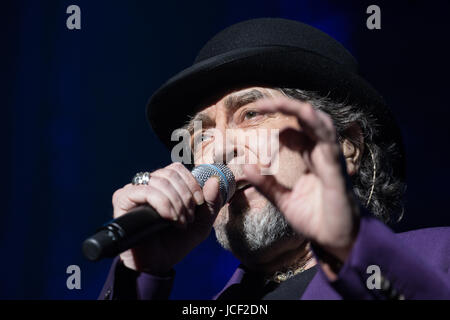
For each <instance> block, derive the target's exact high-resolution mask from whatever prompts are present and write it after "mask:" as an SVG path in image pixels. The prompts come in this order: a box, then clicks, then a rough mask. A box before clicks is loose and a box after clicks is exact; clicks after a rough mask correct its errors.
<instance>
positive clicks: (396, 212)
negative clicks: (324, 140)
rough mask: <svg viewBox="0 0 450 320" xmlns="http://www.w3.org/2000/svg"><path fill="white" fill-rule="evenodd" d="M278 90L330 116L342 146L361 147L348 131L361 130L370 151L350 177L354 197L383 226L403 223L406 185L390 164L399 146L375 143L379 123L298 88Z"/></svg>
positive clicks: (364, 113) (349, 106)
mask: <svg viewBox="0 0 450 320" xmlns="http://www.w3.org/2000/svg"><path fill="white" fill-rule="evenodd" d="M275 89H276V90H278V91H280V92H281V93H283V94H284V95H286V96H288V97H290V98H293V99H297V100H300V101H302V102H308V103H310V104H311V105H312V106H313V108H315V109H318V110H321V111H323V112H326V113H327V114H329V115H330V117H331V118H332V119H333V122H334V125H335V127H336V131H337V135H338V141H339V142H342V141H343V140H344V139H348V140H349V141H351V142H352V143H355V144H356V145H358V143H359V142H358V141H355V140H354V137H352V136H351V135H349V133H348V129H349V128H350V126H352V125H353V124H355V123H357V124H358V125H359V126H360V128H361V130H362V132H363V137H364V143H365V144H366V146H367V148H364V152H363V154H362V157H361V163H360V167H359V171H358V173H357V174H355V175H353V176H352V177H351V180H352V183H353V191H354V194H355V196H356V198H357V199H358V200H359V202H360V203H361V205H362V206H364V207H366V209H367V210H369V211H370V212H371V213H372V214H373V215H374V216H375V217H377V218H379V219H380V220H381V221H383V222H384V223H387V224H392V223H395V222H398V221H400V220H401V218H402V217H403V212H404V204H403V195H404V193H405V190H406V184H405V183H404V182H403V181H401V180H400V179H399V178H397V177H394V176H393V166H392V161H390V159H393V158H394V157H396V156H397V153H398V146H397V145H396V143H395V142H392V143H390V144H389V145H387V146H380V145H378V144H376V143H375V142H374V139H373V138H374V136H375V135H376V134H377V128H378V127H380V125H379V123H377V119H376V118H375V117H374V116H373V115H372V114H370V113H369V112H368V111H366V110H363V109H362V108H360V107H358V106H356V105H352V104H346V103H345V102H336V101H333V100H331V99H330V98H328V97H324V96H321V95H318V94H317V93H315V92H311V91H304V90H300V89H295V88H275ZM370 151H372V155H373V159H372V155H371V154H370ZM374 162H375V163H374ZM374 164H375V167H376V176H375V179H374ZM372 189H373V190H372ZM369 197H370V201H368V200H369Z"/></svg>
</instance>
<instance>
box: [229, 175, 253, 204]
mask: <svg viewBox="0 0 450 320" xmlns="http://www.w3.org/2000/svg"><path fill="white" fill-rule="evenodd" d="M250 187H252V185H251V184H250V183H249V182H247V181H245V180H241V181H238V182H237V183H236V191H235V192H234V194H233V196H232V197H231V199H230V201H228V203H231V202H232V201H233V199H234V198H235V197H236V195H237V194H240V193H242V192H244V190H246V189H248V188H250Z"/></svg>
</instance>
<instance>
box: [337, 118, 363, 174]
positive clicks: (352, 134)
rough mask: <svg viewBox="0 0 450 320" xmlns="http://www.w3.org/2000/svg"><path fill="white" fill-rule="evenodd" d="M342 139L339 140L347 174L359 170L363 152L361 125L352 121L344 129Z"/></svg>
mask: <svg viewBox="0 0 450 320" xmlns="http://www.w3.org/2000/svg"><path fill="white" fill-rule="evenodd" d="M343 135H344V139H343V141H342V142H341V148H342V153H343V155H344V158H345V164H346V165H347V173H348V175H349V176H352V175H354V174H355V173H356V172H358V170H359V166H360V164H361V158H362V155H363V153H364V136H363V133H362V130H361V127H360V126H359V125H358V124H357V123H356V122H354V123H353V124H351V125H350V127H348V128H347V129H346V130H345V131H344V134H343Z"/></svg>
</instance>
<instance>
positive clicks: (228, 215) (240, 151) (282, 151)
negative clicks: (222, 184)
mask: <svg viewBox="0 0 450 320" xmlns="http://www.w3.org/2000/svg"><path fill="white" fill-rule="evenodd" d="M282 95H283V94H282V93H281V92H279V91H277V90H274V89H269V88H261V87H252V88H246V89H243V90H240V91H236V92H233V93H231V94H229V95H227V96H225V97H223V98H222V99H221V100H220V101H218V102H217V103H216V104H214V105H211V106H208V107H206V108H204V109H203V110H201V111H200V112H198V113H197V115H196V116H195V118H194V119H193V120H192V121H195V120H201V121H202V122H201V123H202V132H201V133H200V132H195V133H193V135H192V137H191V140H192V143H193V144H195V153H194V157H195V164H196V165H198V164H200V163H213V162H220V161H223V160H224V159H225V158H226V154H225V153H226V152H228V153H229V152H230V150H232V151H234V153H233V154H232V155H229V154H228V158H227V160H228V161H227V164H228V166H229V167H230V169H231V170H232V171H233V173H234V174H235V177H236V183H237V191H236V193H235V194H234V196H233V198H232V199H231V201H229V203H227V204H226V205H225V206H224V207H223V208H222V209H221V210H220V212H219V214H218V217H217V219H216V221H215V223H214V229H215V231H216V236H217V239H218V241H219V242H220V243H221V244H222V246H224V247H225V248H226V249H229V250H231V251H232V252H233V253H234V254H235V255H236V256H237V257H238V258H240V259H241V260H243V261H248V260H252V261H254V260H258V262H264V261H263V260H264V259H265V258H264V257H265V255H266V253H267V252H268V251H273V250H277V247H280V246H282V245H283V243H286V242H288V241H293V239H294V241H296V242H297V243H298V241H301V239H300V236H298V235H295V234H294V233H293V232H292V230H291V228H290V227H289V226H288V224H287V223H286V221H285V220H284V217H283V215H282V214H281V213H280V212H278V210H277V209H276V208H275V207H274V206H273V205H272V204H271V203H270V202H269V201H268V200H267V199H266V198H265V197H264V196H262V195H261V194H260V193H259V192H258V191H257V190H256V189H255V188H254V187H252V186H251V185H246V181H245V175H244V173H243V170H242V159H247V160H249V159H250V158H251V159H253V161H255V159H256V163H257V165H258V166H259V167H260V168H261V169H264V168H265V167H267V166H268V163H267V159H264V161H263V159H261V157H262V156H261V155H262V154H263V155H267V150H264V151H265V152H262V150H261V149H264V148H268V144H269V139H262V140H261V139H260V140H259V142H258V143H255V141H251V139H249V138H248V137H251V135H248V132H249V131H250V130H254V131H257V132H262V131H261V129H263V130H267V131H269V132H270V130H272V129H278V130H279V131H280V132H281V130H283V129H285V128H287V127H291V128H295V129H298V130H300V131H301V128H300V127H299V124H298V122H297V120H296V118H295V117H293V116H286V115H283V114H281V113H275V114H262V113H261V114H260V113H259V112H258V109H257V108H256V106H255V102H256V101H257V100H259V99H262V98H271V97H276V96H282ZM230 129H233V130H230ZM275 132H276V130H275ZM199 134H201V135H202V138H199V136H198V135H199ZM219 135H221V137H220V139H219V138H218V137H219ZM269 136H270V133H269V134H268V135H267V137H269ZM194 141H196V142H194ZM261 141H262V142H261ZM265 142H267V143H265ZM290 143H292V141H291V142H290ZM295 143H297V142H295ZM230 144H231V145H232V146H230ZM298 144H299V145H298V148H301V147H302V146H301V145H300V144H301V142H300V141H299V142H298ZM238 155H241V157H240V158H239V159H240V160H241V161H236V160H237V159H238V158H237V156H238ZM242 155H244V157H242ZM273 156H274V155H273ZM276 157H277V161H278V164H277V170H275V171H274V175H275V177H276V179H277V180H278V181H279V182H280V183H282V184H283V185H285V186H286V187H293V185H294V184H295V182H296V181H297V180H298V179H299V177H300V176H301V175H302V174H303V173H304V172H305V170H307V169H306V165H305V162H304V161H303V159H302V157H301V152H298V150H292V148H287V147H283V143H280V145H279V150H278V152H277V155H276ZM219 158H220V159H219ZM253 163H255V162H253Z"/></svg>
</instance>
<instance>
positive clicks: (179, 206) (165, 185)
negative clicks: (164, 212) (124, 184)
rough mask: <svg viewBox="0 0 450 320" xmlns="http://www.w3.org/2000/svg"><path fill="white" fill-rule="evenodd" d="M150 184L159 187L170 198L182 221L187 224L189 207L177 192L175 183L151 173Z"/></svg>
mask: <svg viewBox="0 0 450 320" xmlns="http://www.w3.org/2000/svg"><path fill="white" fill-rule="evenodd" d="M148 185H149V186H151V187H153V188H155V189H158V191H160V192H162V193H163V194H164V195H165V196H166V197H167V198H168V199H169V201H170V203H171V204H172V206H173V208H174V209H175V212H176V215H177V216H178V219H179V220H180V223H181V224H185V223H186V218H187V217H186V216H187V209H186V207H185V206H184V203H183V199H182V198H181V196H180V194H179V193H178V192H177V190H176V188H175V186H174V185H173V183H172V182H171V181H170V180H168V179H166V178H163V177H159V176H153V175H151V178H150V180H149V182H148ZM155 209H156V208H155Z"/></svg>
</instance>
